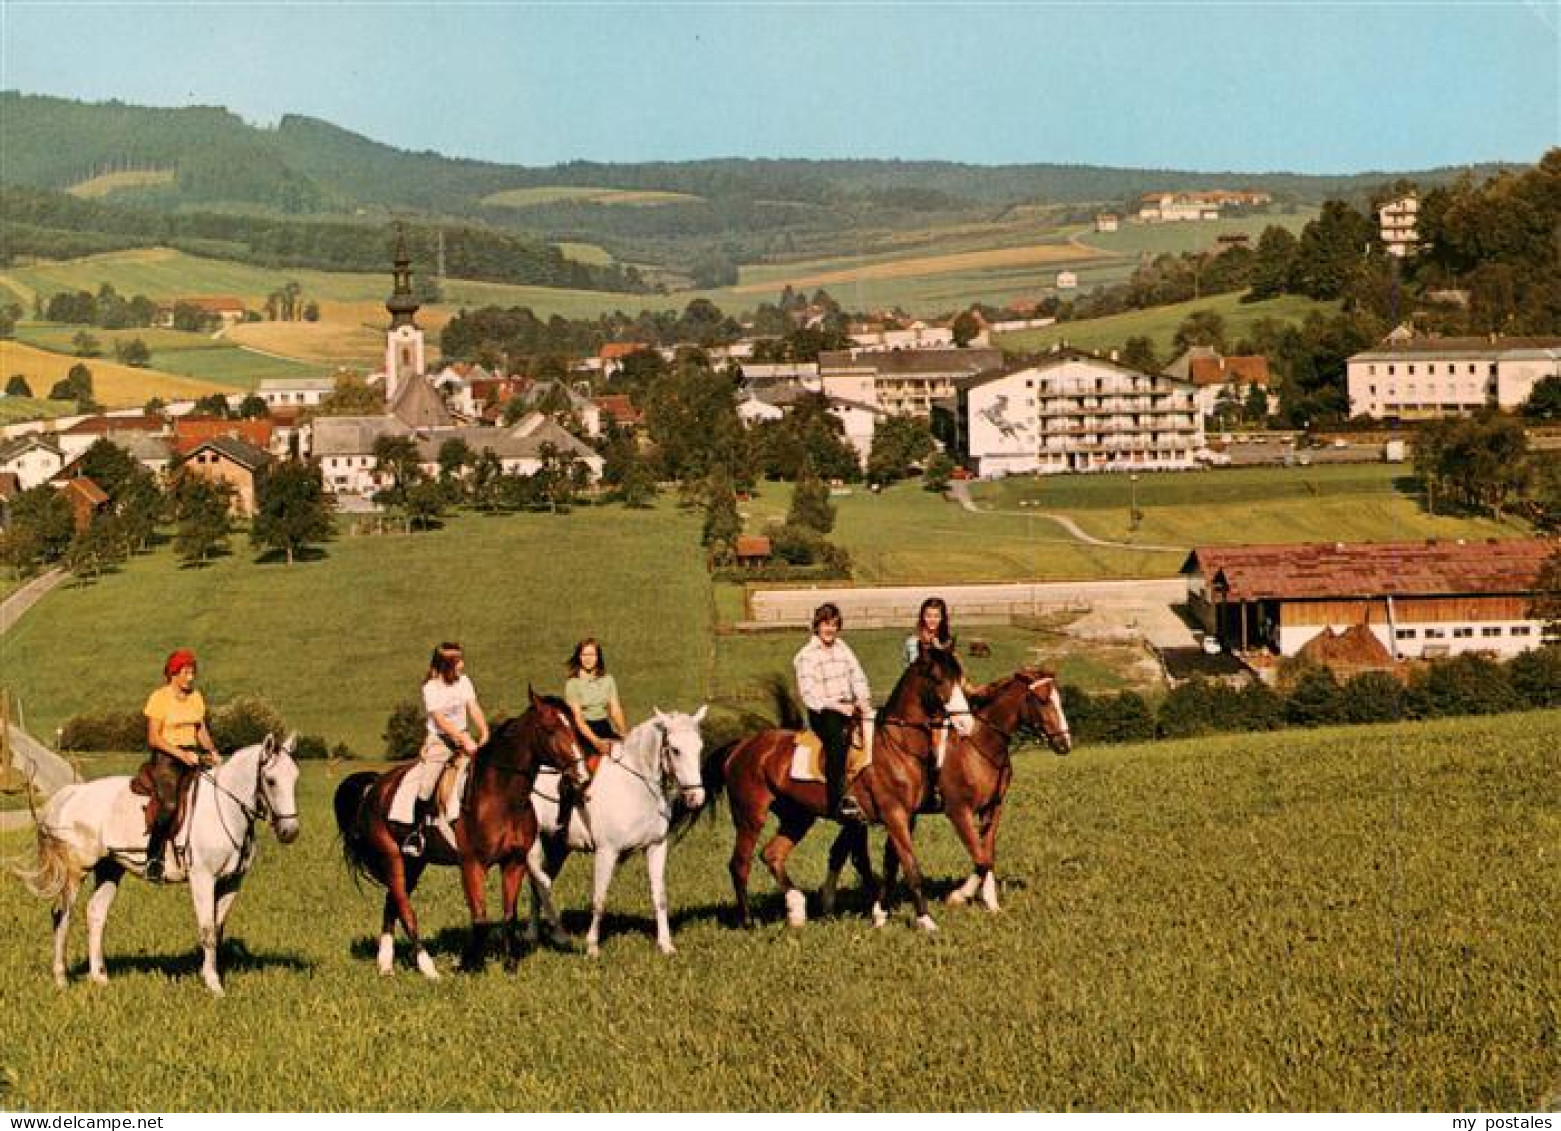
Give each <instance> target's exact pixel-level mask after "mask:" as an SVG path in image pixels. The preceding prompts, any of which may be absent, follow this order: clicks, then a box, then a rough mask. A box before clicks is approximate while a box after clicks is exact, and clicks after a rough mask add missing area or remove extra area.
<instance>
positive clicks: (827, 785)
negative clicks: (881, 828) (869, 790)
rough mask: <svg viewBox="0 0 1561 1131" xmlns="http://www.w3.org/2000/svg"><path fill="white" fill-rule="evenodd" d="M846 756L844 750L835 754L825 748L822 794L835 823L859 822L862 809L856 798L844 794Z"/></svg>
mask: <svg viewBox="0 0 1561 1131" xmlns="http://www.w3.org/2000/svg"><path fill="white" fill-rule="evenodd" d="M846 756H847V751H846V750H841V751H839V752H836V751H834V750H831V749H828V748H826V749H825V751H824V792H825V795H826V797H827V804H828V807H829V808H828V812H829V816H830V817H832V818H834V819H835V820H837V821H860V820H861V819H862V807H861V806H860V805H858V804H857V803H856V798H854V797H851V796H849V795H848V794H847V793H846V788H845V787H846Z"/></svg>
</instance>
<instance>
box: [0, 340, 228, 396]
mask: <svg viewBox="0 0 1561 1131" xmlns="http://www.w3.org/2000/svg"><path fill="white" fill-rule="evenodd" d="M153 360H154V361H155V360H157V359H156V358H155V357H154V359H153ZM78 362H80V363H82V364H85V365H86V367H87V368H88V369H90V370H91V371H92V392H93V396H95V397H96V398H97V400H98V402H99V403H100V404H102V405H104V406H105V407H107V408H131V407H134V406H137V405H143V404H145V403H146V402H147V401H148V400H150V399H151V398H152V397H162V398H163V400H165V401H171V400H179V399H183V398H193V397H201V396H205V395H206V394H207V393H216V392H230V391H231V385H229V384H226V383H223V382H218V381H215V380H208V379H203V378H200V377H184V376H179V375H177V374H174V373H167V372H164V371H162V370H159V369H156V368H148V369H136V368H133V367H131V366H129V365H121V364H119V363H118V362H116V361H112V360H109V359H107V358H101V357H92V358H79V357H71V356H70V355H68V354H61V353H51V352H49V351H47V350H41V349H37V348H36V347H33V346H29V345H25V344H23V343H22V342H19V341H10V340H6V341H0V373H4V374H5V375H6V378H7V379H9V378H10V377H11V375H12V374H16V373H20V374H21V375H22V376H24V377H26V378H27V384H28V386H29V387H30V388H31V389H32V391H33V392H34V393H35V394H42V395H47V394H48V391H49V389H51V388H52V387H53V386H54V384H55V383H56V382H58V381H62V380H64V379H65V375H66V374H67V373H69V372H70V369H71V366H73V365H75V364H77V363H78Z"/></svg>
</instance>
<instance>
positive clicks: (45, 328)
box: [16, 322, 383, 400]
mask: <svg viewBox="0 0 1561 1131" xmlns="http://www.w3.org/2000/svg"><path fill="white" fill-rule="evenodd" d="M253 325H256V326H275V325H281V326H318V325H320V324H318V323H306V322H299V323H254V324H253ZM244 328H245V327H242V326H240V327H235V328H234V329H236V330H242V329H244ZM83 331H85V332H86V333H88V334H91V335H92V336H93V337H94V338H96V339H97V340H98V342H99V345H100V349H101V352H102V353H103V355H104V357H108V358H112V357H113V356H114V347H115V346H116V344H118V343H119V342H129V341H132V340H134V339H137V338H139V339H140V340H141V341H142V342H144V343H146V346H147V348H148V349H150V350H151V351H152V364H151V366H150V367H149V368H150V369H152V370H156V371H157V372H159V373H169V374H173V375H174V376H176V377H192V378H195V379H196V380H201V381H212V382H216V383H217V384H220V385H226V386H228V387H229V388H228V389H227V390H225V391H228V392H231V391H233V390H234V389H253V388H254V387H255V386H256V385H257V384H258V383H259V382H260V381H261V380H262V379H264V378H267V377H311V376H315V375H317V374H320V373H324V372H327V371H328V370H327V369H326V368H324V367H323V366H321V365H318V364H310V363H307V362H299V361H294V360H291V355H290V356H282V357H278V356H267V354H265V353H257V352H255V350H251V349H244V348H242V347H240V346H238V345H235V344H234V342H233V341H230V340H229V338H230V337H236V335H233V334H232V333H231V331H230V332H228V333H225V334H224V335H223V336H221V337H216V336H213V335H211V334H189V333H184V332H181V331H179V330H167V329H162V328H160V327H136V328H132V329H127V330H103V329H100V328H98V327H96V326H67V325H61V324H59V323H45V322H24V323H22V324H21V325H20V326H18V327H17V332H16V336H17V340H19V341H21V342H24V343H26V344H27V345H32V346H37V347H39V348H40V349H44V350H49V351H51V352H54V353H57V354H63V355H67V356H68V355H71V354H72V353H73V352H74V349H75V347H74V345H73V342H72V339H73V338H75V336H76V335H77V334H78V333H81V332H83ZM381 337H383V335H381ZM257 348H263V347H258V346H257ZM281 352H288V351H281ZM78 360H82V359H80V358H75V357H71V362H73V363H74V362H75V361H78ZM85 360H86V363H87V365H88V366H91V367H94V368H93V373H94V374H96V372H97V370H96V368H95V367H96V365H97V364H98V362H100V361H101V360H102V358H87V359H85ZM35 391H36V390H35ZM159 395H161V396H163V399H164V400H171V399H172V398H171V397H169V396H167V395H166V394H159Z"/></svg>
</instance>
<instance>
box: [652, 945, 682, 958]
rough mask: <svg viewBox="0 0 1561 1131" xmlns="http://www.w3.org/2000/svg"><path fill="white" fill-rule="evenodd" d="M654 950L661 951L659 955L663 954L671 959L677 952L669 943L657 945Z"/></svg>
mask: <svg viewBox="0 0 1561 1131" xmlns="http://www.w3.org/2000/svg"><path fill="white" fill-rule="evenodd" d="M656 949H657V950H659V951H661V953H662V954H665V955H666V956H667V957H668V958H671V957H672V956H673V955H674V954H676V953H677V952H678V948H677V947H675V946H673V945H672V944H671V943H657V944H656Z"/></svg>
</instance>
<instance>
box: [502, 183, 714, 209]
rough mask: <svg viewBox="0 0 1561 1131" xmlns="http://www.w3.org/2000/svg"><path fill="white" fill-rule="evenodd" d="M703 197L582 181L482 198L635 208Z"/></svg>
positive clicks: (518, 204)
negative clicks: (596, 186) (585, 184)
mask: <svg viewBox="0 0 1561 1131" xmlns="http://www.w3.org/2000/svg"><path fill="white" fill-rule="evenodd" d="M703 199H704V198H703V197H699V196H693V195H692V194H690V193H686V192H654V191H646V190H635V189H615V188H589V187H586V186H583V185H542V186H538V187H535V188H518V189H505V190H504V191H503V192H496V193H493V194H491V195H489V196H485V197H483V198H482V200H481V201H480V202H479V203H481V204H486V205H489V206H491V207H494V208H535V207H537V206H538V205H541V204H600V205H627V206H629V207H634V208H646V207H653V206H656V205H662V204H697V203H698V202H700V201H701V200H703Z"/></svg>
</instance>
